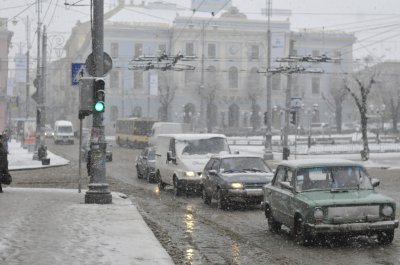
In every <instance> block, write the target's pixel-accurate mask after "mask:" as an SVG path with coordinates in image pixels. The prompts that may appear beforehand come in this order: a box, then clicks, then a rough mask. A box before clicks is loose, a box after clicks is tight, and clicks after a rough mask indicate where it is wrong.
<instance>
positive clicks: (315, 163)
mask: <svg viewBox="0 0 400 265" xmlns="http://www.w3.org/2000/svg"><path fill="white" fill-rule="evenodd" d="M279 165H283V166H288V167H291V168H306V167H335V166H336V167H337V166H359V167H363V165H362V164H360V163H358V162H355V161H351V160H346V159H336V158H335V159H299V160H288V161H282V162H281V163H279V164H278V166H279Z"/></svg>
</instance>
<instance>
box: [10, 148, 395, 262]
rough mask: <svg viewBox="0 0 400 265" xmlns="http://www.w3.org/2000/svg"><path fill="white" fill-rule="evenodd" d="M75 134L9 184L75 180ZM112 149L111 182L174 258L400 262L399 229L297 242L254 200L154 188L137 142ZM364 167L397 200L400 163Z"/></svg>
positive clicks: (73, 184) (68, 185)
mask: <svg viewBox="0 0 400 265" xmlns="http://www.w3.org/2000/svg"><path fill="white" fill-rule="evenodd" d="M77 142H78V141H76V144H75V145H57V146H55V145H53V144H52V143H51V142H50V141H49V142H48V148H49V150H50V151H52V152H54V153H56V154H58V155H61V156H63V157H65V158H67V159H69V160H71V164H70V165H67V166H63V167H58V168H49V169H40V170H30V171H20V172H15V173H14V174H13V177H14V183H13V186H30V187H65V188H77V182H78V144H77ZM111 149H112V151H113V162H109V163H107V176H108V180H109V184H110V190H112V191H120V192H124V193H125V194H127V195H129V196H130V198H131V200H132V201H133V203H134V204H135V205H136V206H137V208H138V210H139V211H140V212H141V214H142V215H143V217H144V218H145V220H146V222H147V223H148V225H149V226H150V228H152V230H153V232H154V233H155V235H156V236H157V237H158V239H159V240H160V242H161V243H162V244H163V246H164V247H165V248H166V249H167V251H168V252H169V254H170V255H171V256H172V258H173V259H174V261H175V263H176V264H310V265H312V264H371V265H372V264H385V265H389V264H400V232H399V231H396V233H395V239H394V241H393V243H392V244H391V245H388V246H380V245H378V244H376V242H375V241H374V240H373V239H369V238H364V237H361V238H351V239H348V240H345V241H333V240H330V241H328V242H321V243H320V244H317V245H315V246H312V247H302V246H299V245H297V244H296V243H295V242H294V241H293V239H292V237H291V236H290V234H289V233H288V231H287V230H285V229H283V231H282V232H281V233H280V234H273V233H271V232H269V231H268V225H267V222H266V219H265V217H264V214H263V212H262V211H261V210H260V209H259V208H258V207H256V206H253V207H249V208H245V207H242V206H236V207H232V208H231V209H229V210H226V211H222V210H219V209H217V205H216V203H215V202H213V203H212V205H211V207H210V206H208V205H205V204H204V203H203V202H202V199H201V198H200V197H199V196H198V195H197V194H189V195H188V196H183V197H175V196H174V195H173V194H172V190H171V189H167V190H166V191H163V192H159V190H158V188H157V185H156V184H150V183H147V182H146V181H145V180H141V179H138V178H137V176H136V170H135V168H134V161H135V157H136V155H137V154H138V153H139V152H140V150H134V149H128V148H121V147H118V146H116V145H115V144H113V147H112V148H111ZM369 171H370V174H371V175H373V176H377V177H379V178H380V179H381V185H380V187H379V188H378V190H379V191H380V192H382V193H385V194H387V195H389V196H391V197H393V198H394V199H395V200H396V202H397V204H398V205H400V192H399V189H400V188H399V187H400V185H399V184H400V174H399V173H400V171H399V170H382V169H376V170H369ZM82 176H83V177H82V187H83V188H86V185H87V174H86V164H82ZM397 218H399V211H397Z"/></svg>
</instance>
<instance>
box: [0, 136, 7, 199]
mask: <svg viewBox="0 0 400 265" xmlns="http://www.w3.org/2000/svg"><path fill="white" fill-rule="evenodd" d="M3 140H4V138H3V135H1V134H0V174H5V173H6V174H8V158H7V155H8V152H7V149H6V148H5V146H4V143H3ZM1 192H3V188H2V186H1V182H0V193H1Z"/></svg>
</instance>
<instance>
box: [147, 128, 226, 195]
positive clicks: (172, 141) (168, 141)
mask: <svg viewBox="0 0 400 265" xmlns="http://www.w3.org/2000/svg"><path fill="white" fill-rule="evenodd" d="M223 153H226V154H230V153H231V151H230V149H229V145H228V142H227V139H226V136H225V135H223V134H208V133H207V134H160V135H158V137H157V144H156V166H155V167H156V179H157V181H158V187H159V189H160V190H163V189H164V188H165V186H166V185H171V186H173V187H174V194H175V195H176V196H178V195H180V194H181V193H182V192H186V191H188V190H194V191H198V192H200V191H201V173H202V171H203V169H204V166H205V165H206V163H207V162H208V160H209V159H210V157H211V156H212V155H214V154H223Z"/></svg>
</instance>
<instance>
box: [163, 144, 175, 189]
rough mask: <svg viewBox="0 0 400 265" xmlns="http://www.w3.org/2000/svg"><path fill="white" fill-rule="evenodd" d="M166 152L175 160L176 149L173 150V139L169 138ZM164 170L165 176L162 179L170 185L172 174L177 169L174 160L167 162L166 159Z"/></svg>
mask: <svg viewBox="0 0 400 265" xmlns="http://www.w3.org/2000/svg"><path fill="white" fill-rule="evenodd" d="M168 152H171V154H172V157H175V158H176V149H175V139H174V138H171V139H170V141H169V148H168ZM166 157H167V155H166ZM165 168H166V170H165V176H163V177H165V182H166V183H167V184H170V185H172V183H173V176H174V172H175V170H177V168H178V166H177V162H176V160H170V161H168V159H166V167H165Z"/></svg>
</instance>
